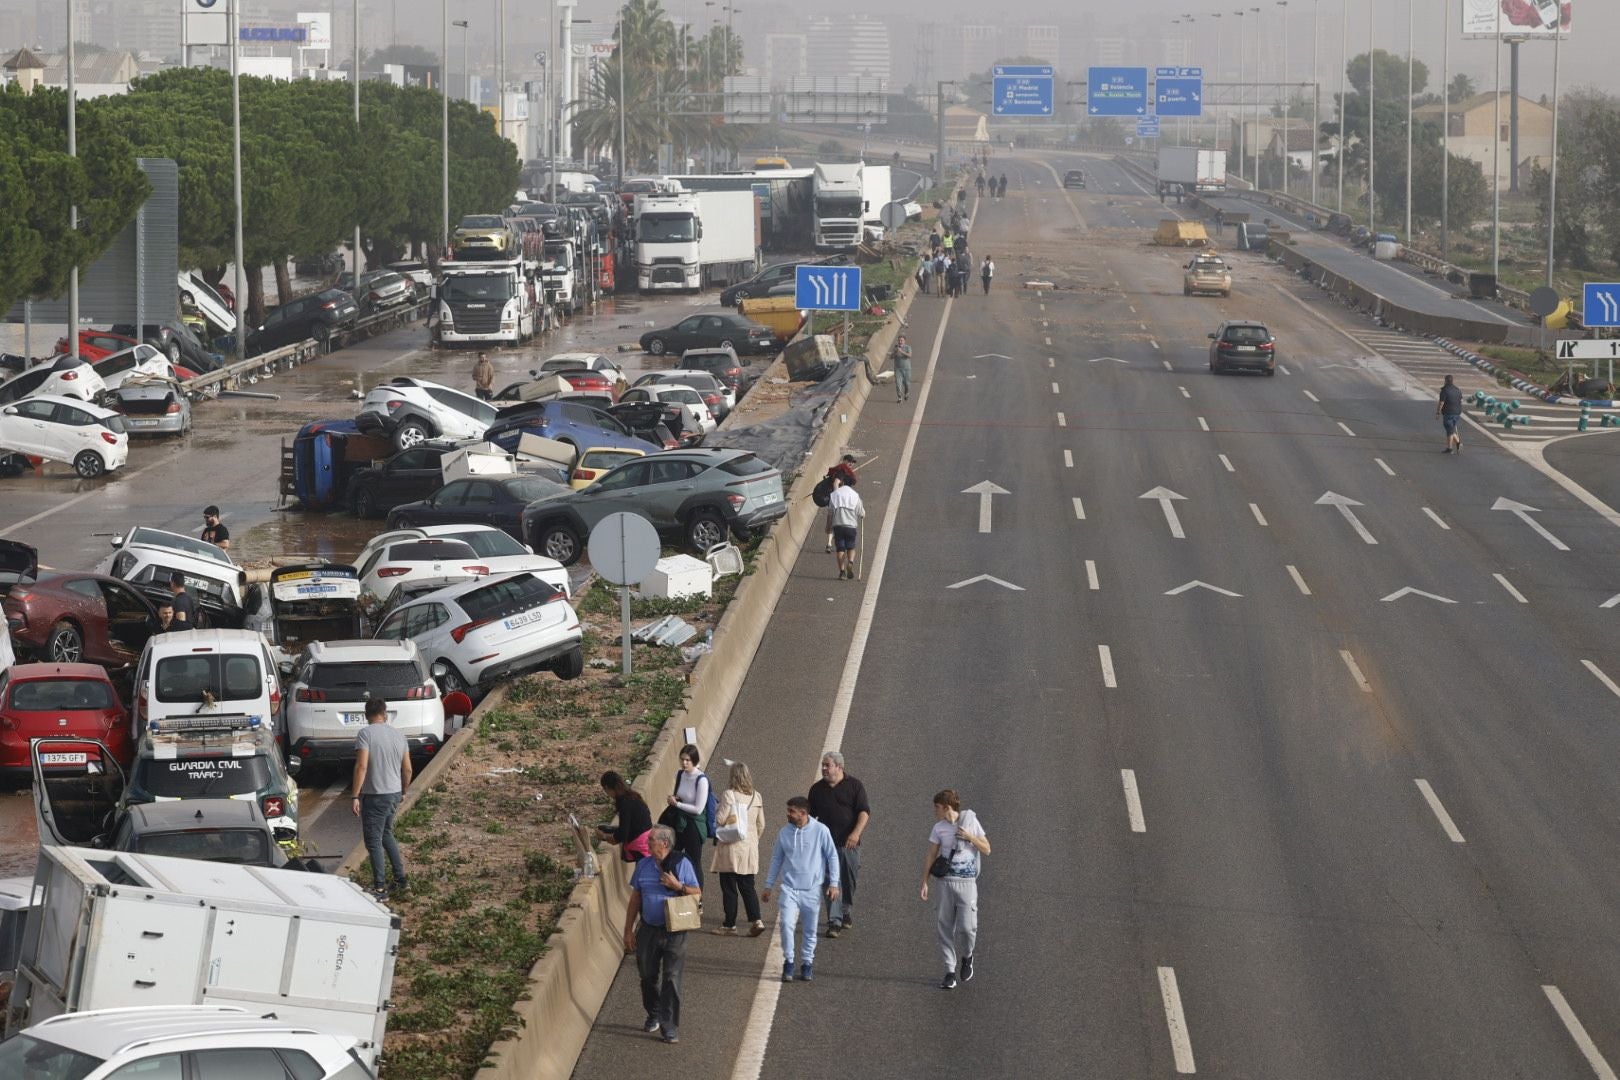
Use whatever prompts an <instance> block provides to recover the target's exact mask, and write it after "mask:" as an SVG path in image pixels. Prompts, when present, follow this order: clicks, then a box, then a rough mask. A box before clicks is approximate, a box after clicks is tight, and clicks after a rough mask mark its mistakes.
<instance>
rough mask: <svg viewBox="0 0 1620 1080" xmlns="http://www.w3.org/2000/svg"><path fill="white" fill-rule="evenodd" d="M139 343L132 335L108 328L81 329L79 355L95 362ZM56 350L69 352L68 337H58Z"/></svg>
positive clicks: (63, 352)
mask: <svg viewBox="0 0 1620 1080" xmlns="http://www.w3.org/2000/svg"><path fill="white" fill-rule="evenodd" d="M139 344H140V342H138V341H136V340H135V339H134V338H132V337H125V336H124V335H123V334H114V333H111V332H110V331H107V330H80V331H79V355H80V356H81V357H83V358H84V360H85V362H86V363H90V364H93V363H95V362H96V361H97V360H105V359H107V357H109V356H111V355H112V354H113V353H115V352H123V351H124V350H125V349H131V348H134V347H135V346H136V345H139ZM56 351H57V352H58V353H62V354H66V353H67V351H68V339H67V338H59V339H57V342H56Z"/></svg>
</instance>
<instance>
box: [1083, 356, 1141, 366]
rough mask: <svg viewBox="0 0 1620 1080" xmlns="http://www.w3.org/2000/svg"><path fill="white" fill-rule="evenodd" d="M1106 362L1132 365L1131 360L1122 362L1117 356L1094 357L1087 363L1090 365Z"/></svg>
mask: <svg viewBox="0 0 1620 1080" xmlns="http://www.w3.org/2000/svg"><path fill="white" fill-rule="evenodd" d="M1104 360H1112V361H1113V362H1114V363H1116V364H1128V363H1130V361H1129V360H1121V359H1120V358H1119V357H1117V356H1093V357H1092V358H1091V359H1090V360H1088V361H1086V363H1088V364H1100V363H1102V362H1103V361H1104Z"/></svg>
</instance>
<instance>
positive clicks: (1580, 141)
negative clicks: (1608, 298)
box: [1531, 90, 1620, 271]
mask: <svg viewBox="0 0 1620 1080" xmlns="http://www.w3.org/2000/svg"><path fill="white" fill-rule="evenodd" d="M1560 107H1561V110H1562V116H1561V122H1562V123H1563V124H1564V125H1565V126H1564V128H1563V130H1562V131H1560V133H1559V138H1558V218H1557V221H1556V222H1554V233H1553V238H1554V241H1555V243H1554V253H1555V255H1556V257H1557V258H1558V259H1559V261H1561V262H1564V263H1566V264H1568V265H1571V266H1574V267H1576V268H1577V269H1579V270H1585V271H1591V270H1596V269H1598V260H1599V259H1600V258H1608V259H1610V260H1614V261H1620V98H1617V97H1614V96H1612V95H1609V94H1603V93H1599V92H1598V91H1595V90H1576V91H1573V92H1571V93H1570V94H1569V95H1568V96H1566V97H1565V98H1564V99H1563V101H1562V102H1561V106H1560ZM1548 180H1549V178H1548V176H1547V174H1546V173H1545V172H1543V171H1541V170H1539V169H1538V170H1536V172H1535V173H1534V174H1533V176H1532V180H1531V189H1532V190H1533V191H1534V192H1535V194H1536V196H1537V201H1538V202H1539V204H1540V207H1541V214H1540V220H1541V221H1546V220H1547V202H1548V189H1549V183H1548ZM1542 235H1543V237H1545V235H1546V233H1545V226H1543V232H1542Z"/></svg>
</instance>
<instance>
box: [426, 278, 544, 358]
mask: <svg viewBox="0 0 1620 1080" xmlns="http://www.w3.org/2000/svg"><path fill="white" fill-rule="evenodd" d="M531 265H532V264H528V263H525V262H524V261H523V260H522V259H521V258H513V259H506V260H499V261H493V260H492V261H482V262H443V263H440V264H439V278H438V281H437V283H436V284H435V286H434V295H433V311H434V316H435V319H434V325H433V338H434V341H435V342H437V343H438V344H440V345H460V344H480V345H481V344H490V345H521V344H522V343H523V342H525V341H528V340H529V339H530V338H532V337H533V336H534V332H535V322H536V319H537V317H538V303H537V301H536V297H535V289H534V280H533V271H532V269H531Z"/></svg>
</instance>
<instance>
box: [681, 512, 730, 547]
mask: <svg viewBox="0 0 1620 1080" xmlns="http://www.w3.org/2000/svg"><path fill="white" fill-rule="evenodd" d="M729 533H730V530H729V529H727V528H726V523H725V521H723V520H722V519H721V517H720V515H719V514H718V513H716V512H715V511H713V510H709V509H700V510H694V511H692V513H691V516H690V517H688V518H687V519H686V543H687V545H688V546H690V547H691V548H692V549H693V550H695V551H697V552H698V553H699V554H702V553H703V552H705V551H708V550H709V549H710V548H712V547H713V546H714V545H716V544H723V543H725V542H726V536H727V535H728V534H729Z"/></svg>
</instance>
